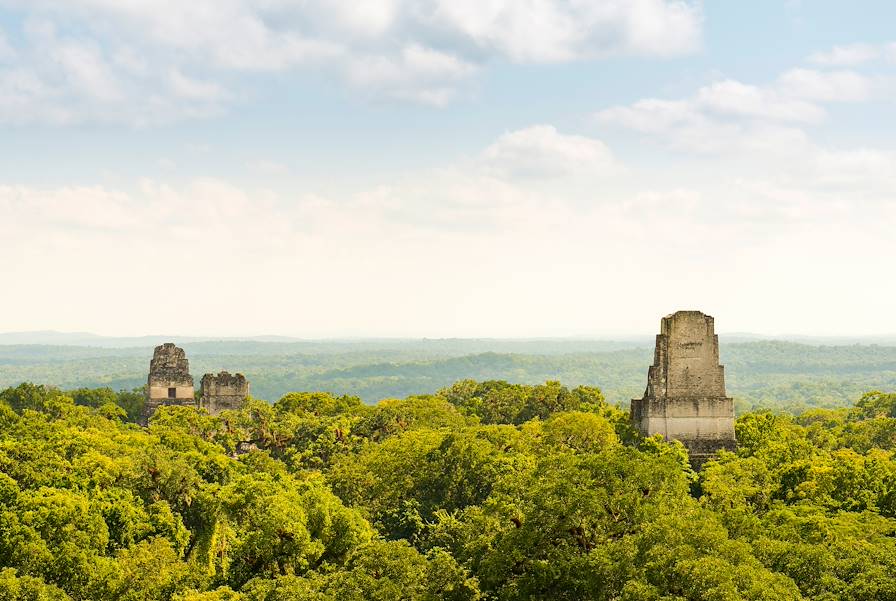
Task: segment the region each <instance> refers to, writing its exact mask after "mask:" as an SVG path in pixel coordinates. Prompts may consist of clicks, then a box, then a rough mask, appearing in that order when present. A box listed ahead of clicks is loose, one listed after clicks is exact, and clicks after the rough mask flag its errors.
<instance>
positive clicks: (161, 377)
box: [141, 342, 196, 424]
mask: <svg viewBox="0 0 896 601" xmlns="http://www.w3.org/2000/svg"><path fill="white" fill-rule="evenodd" d="M161 405H189V406H195V405H196V398H195V394H194V390H193V376H191V375H190V363H189V361H187V355H186V353H184V349H182V348H179V347H177V346H175V345H174V343H171V342H166V343H165V344H162V345H160V346H157V347H156V348H155V351H154V352H153V354H152V360H151V361H150V362H149V377H148V378H147V380H146V405H145V406H144V408H143V416H142V419H141V421H142V423H144V424H145V423H146V422H147V421H148V420H149V418H150V416H152V414H153V413H155V411H156V409H158V408H159V407H160V406H161Z"/></svg>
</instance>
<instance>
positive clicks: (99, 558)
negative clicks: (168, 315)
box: [0, 380, 896, 601]
mask: <svg viewBox="0 0 896 601" xmlns="http://www.w3.org/2000/svg"><path fill="white" fill-rule="evenodd" d="M131 394H137V392H134V393H124V392H120V393H116V392H113V390H112V389H99V390H96V389H75V390H71V391H68V392H62V391H60V390H58V389H55V388H52V387H47V386H36V385H32V384H23V385H20V386H17V387H15V388H9V389H6V390H3V391H0V601H3V600H5V599H9V600H12V599H26V600H35V601H37V600H41V601H43V600H46V601H64V600H65V601H67V600H87V599H90V600H106V599H109V600H116V601H118V600H121V601H124V600H128V601H155V600H169V599H171V600H174V601H287V600H289V601H293V600H300V601H301V600H308V601H311V600H313V601H337V600H339V601H343V600H348V601H354V600H357V601H362V600H364V601H366V600H383V601H385V600H392V599H403V600H409V601H436V600H441V599H446V600H451V601H475V600H483V601H484V600H491V601H511V600H512V601H522V600H524V599H526V600H528V599H544V600H548V599H550V600H558V601H564V600H568V601H572V600H576V601H578V600H592V599H593V600H599V601H623V600H625V601H636V600H653V601H656V600H662V601H682V600H693V601H698V600H699V601H703V600H723V601H728V600H731V601H740V600H745V601H746V600H762V601H779V600H780V601H790V600H794V601H796V600H800V599H811V600H814V601H834V600H841V599H842V600H845V601H877V600H883V601H886V600H888V599H896V584H894V579H893V574H894V573H896V425H894V424H896V417H894V415H893V407H894V398H896V395H892V394H885V393H881V392H873V393H868V394H866V395H865V396H862V397H861V398H860V399H859V400H858V402H857V403H856V405H855V406H854V407H852V408H842V409H819V408H816V409H813V410H810V411H806V412H803V413H800V414H798V415H788V414H783V413H775V412H771V411H760V412H752V413H745V414H743V415H741V416H740V417H739V418H738V420H737V424H736V430H737V435H738V439H739V441H740V445H739V448H738V449H737V452H736V453H725V452H723V453H720V455H719V456H718V457H716V458H715V459H713V460H711V461H709V462H707V463H706V464H705V465H704V466H703V468H702V469H701V470H700V471H699V472H695V471H694V470H693V469H692V468H691V466H690V465H689V463H688V457H687V451H686V449H685V448H684V447H683V445H681V443H678V442H666V441H664V440H662V439H661V438H658V437H653V438H644V439H642V438H640V437H639V436H638V435H637V434H636V433H635V432H634V431H633V430H632V429H631V427H630V426H629V425H628V419H627V416H626V414H625V413H624V412H622V411H620V410H619V409H617V408H616V407H614V406H612V405H609V404H607V403H606V402H605V400H604V398H603V395H602V394H601V392H600V391H599V390H597V389H593V388H584V387H579V388H572V389H570V388H567V387H564V386H562V385H560V384H559V383H558V382H554V381H549V382H547V383H545V384H539V385H524V384H509V383H507V382H502V381H486V382H481V383H480V382H475V381H472V380H463V381H459V382H457V383H455V384H454V385H452V386H450V387H448V388H445V389H443V390H441V391H440V392H439V393H438V394H435V395H421V396H411V397H408V398H406V399H403V400H398V399H388V400H385V401H382V402H380V403H379V404H377V405H375V406H368V405H364V404H363V403H362V402H361V401H360V400H359V399H358V398H355V397H348V396H336V395H332V394H328V393H307V392H298V393H290V394H288V395H285V396H284V397H283V398H281V399H280V400H279V401H278V402H277V403H276V404H274V405H268V404H266V403H264V402H261V401H257V400H254V399H250V401H249V402H248V403H247V404H246V406H245V407H244V408H243V409H241V410H240V411H225V412H223V413H222V414H221V415H218V416H210V415H208V414H207V413H205V412H202V411H197V410H195V409H192V408H187V407H164V408H161V409H160V410H159V411H158V412H157V413H156V414H155V415H154V416H153V418H152V419H151V420H150V424H149V426H148V427H146V428H143V427H139V426H137V425H135V424H133V423H130V421H129V417H130V416H131V410H132V409H133V408H134V407H138V406H139V405H137V404H131V405H128V403H129V402H130V401H127V399H128V398H129V397H128V395H131ZM126 407H130V409H129V408H126Z"/></svg>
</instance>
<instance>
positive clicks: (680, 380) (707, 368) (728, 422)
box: [631, 311, 736, 465]
mask: <svg viewBox="0 0 896 601" xmlns="http://www.w3.org/2000/svg"><path fill="white" fill-rule="evenodd" d="M631 417H632V421H633V422H634V424H635V426H637V427H638V429H639V430H640V431H641V433H642V434H643V435H645V436H652V435H654V434H661V435H663V437H665V438H667V439H675V440H680V441H681V442H682V443H684V445H685V446H686V447H687V448H688V451H689V452H690V454H691V460H692V462H693V463H694V464H696V465H700V464H702V463H703V462H704V461H705V460H706V459H707V458H709V457H710V456H712V455H713V454H715V453H716V452H717V451H718V450H720V449H728V450H733V449H734V448H735V446H736V441H735V437H734V401H733V400H732V399H731V398H729V397H728V396H726V394H725V368H724V367H723V366H721V365H719V338H718V336H716V334H715V326H714V320H713V318H712V317H710V316H709V315H704V314H703V313H701V312H700V311H678V312H677V313H673V314H672V315H668V316H666V317H664V318H663V320H662V323H661V325H660V333H659V334H658V335H657V337H656V350H655V352H654V360H653V365H651V366H650V368H649V369H648V372H647V390H645V392H644V398H642V399H632V404H631Z"/></svg>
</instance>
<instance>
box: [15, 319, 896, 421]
mask: <svg viewBox="0 0 896 601" xmlns="http://www.w3.org/2000/svg"><path fill="white" fill-rule="evenodd" d="M2 337H3V335H0V340H2ZM48 338H49V337H48ZM28 339H29V340H32V339H33V338H28ZM730 339H731V340H733V342H726V340H728V338H726V337H724V336H722V337H720V340H721V345H720V349H721V360H722V364H723V365H725V366H726V384H727V387H728V393H729V395H730V396H733V397H734V398H735V402H736V407H737V408H738V409H739V410H741V411H744V410H748V409H753V408H772V409H778V410H788V411H798V410H800V409H803V408H807V407H843V406H848V405H850V404H851V403H852V402H853V401H855V400H856V399H857V398H859V397H860V396H861V395H862V394H863V393H864V392H866V391H868V390H877V389H880V390H891V389H893V388H896V345H894V346H886V345H882V344H877V343H875V344H867V343H866V344H857V343H852V344H844V343H843V341H842V340H837V339H832V340H830V341H828V342H830V343H829V344H819V343H817V341H816V340H811V341H810V342H811V343H805V342H803V343H801V342H792V341H785V340H756V339H755V338H754V339H752V341H749V342H744V341H743V340H745V339H748V337H747V335H740V336H732V337H730ZM54 340H58V336H57V337H56V338H54ZM81 340H83V338H81V339H78V341H81ZM163 340H165V339H164V338H161V337H159V338H155V337H153V338H151V339H150V341H151V342H152V343H160V341H163ZM175 340H177V339H175ZM882 340H883V341H886V339H882ZM94 342H95V343H97V344H95V345H94V346H80V345H67V346H63V345H59V344H56V345H53V346H48V345H39V344H21V345H0V386H13V385H16V384H19V383H21V382H26V381H28V382H41V383H45V384H51V385H55V386H58V387H60V388H63V389H68V388H79V387H99V386H107V387H110V388H112V389H113V390H120V389H126V390H131V389H134V388H138V387H141V386H143V385H145V383H146V374H147V370H148V366H149V359H150V358H151V356H152V346H151V345H146V339H105V338H102V337H96V339H95V340H94ZM135 342H142V343H143V344H142V345H140V346H120V345H122V344H125V343H127V344H133V343H135ZM875 342H876V341H875ZM182 346H183V348H184V349H185V350H186V352H187V356H188V358H189V360H190V366H191V369H192V371H193V373H194V375H195V376H197V377H198V376H200V375H201V374H203V373H206V372H217V371H220V370H222V369H226V370H228V371H230V372H240V373H243V374H245V375H246V377H247V378H248V379H249V381H250V382H251V392H252V396H253V397H255V398H258V399H263V400H267V401H269V402H274V401H276V400H277V399H279V398H280V397H281V396H283V395H284V394H286V393H288V392H292V391H296V390H314V391H318V390H319V391H327V392H331V393H333V394H337V395H343V394H347V395H353V396H358V397H360V398H361V399H362V400H363V401H365V402H367V403H375V402H376V401H379V400H381V399H385V398H404V397H406V396H409V395H412V394H430V393H433V392H435V391H436V390H438V389H440V388H443V387H445V386H448V385H449V384H451V383H453V382H455V381H457V380H462V379H465V378H473V379H478V380H507V381H510V382H517V383H522V384H537V383H540V382H545V381H547V380H559V381H560V382H562V383H563V384H565V385H568V386H579V385H586V386H598V387H600V388H601V390H602V391H603V392H604V394H605V396H606V398H607V400H608V401H609V402H611V403H614V404H620V405H625V406H627V403H628V401H629V399H631V398H636V397H639V396H640V395H641V394H642V393H643V391H644V381H645V376H646V371H647V366H648V365H650V363H651V362H652V361H653V340H652V339H649V338H647V337H644V338H640V339H630V340H620V341H612V340H585V339H582V340H576V339H541V340H510V339H508V340H500V339H478V340H477V339H432V340H400V339H395V340H376V339H371V340H353V341H338V340H334V341H288V342H270V341H259V340H219V341H215V340H199V341H194V342H185V343H183V344H182Z"/></svg>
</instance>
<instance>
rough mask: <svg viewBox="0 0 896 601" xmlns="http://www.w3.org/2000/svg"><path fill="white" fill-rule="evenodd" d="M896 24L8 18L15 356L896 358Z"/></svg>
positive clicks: (766, 7)
mask: <svg viewBox="0 0 896 601" xmlns="http://www.w3.org/2000/svg"><path fill="white" fill-rule="evenodd" d="M893 23H896V3H893V2H891V1H889V0H886V1H885V0H880V1H871V0H867V1H862V0H858V1H856V2H850V3H844V2H839V1H824V0H813V1H811V2H809V1H803V2H799V1H794V0H791V1H785V0H778V1H770V0H756V1H753V2H722V1H720V0H714V1H706V2H689V1H664V0H604V1H596V0H566V1H558V0H475V1H474V0H416V1H412V0H191V1H190V2H182V1H181V0H55V1H54V0H0V274H2V282H3V287H2V290H0V331H27V330H60V331H89V332H94V333H98V334H104V335H120V336H131V335H144V334H162V333H165V334H168V333H172V334H181V335H198V336H213V335H220V336H243V335H285V336H298V337H305V338H325V337H367V336H377V337H382V336H387V337H393V336H394V337H532V336H586V337H588V336H619V335H644V334H651V333H655V332H657V331H658V328H659V321H660V318H661V317H662V316H663V315H665V314H668V313H671V312H673V311H675V310H678V309H699V310H703V311H705V312H707V313H709V314H711V315H714V316H715V318H716V329H717V331H720V332H753V333H761V334H778V335H780V334H803V335H874V334H893V333H896V314H894V299H896V277H894V273H896V119H894V114H896V112H894V111H896V33H894V29H893V26H892V24H893Z"/></svg>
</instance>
